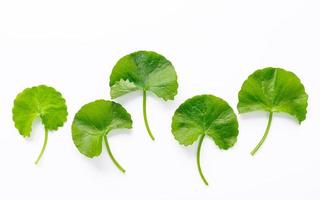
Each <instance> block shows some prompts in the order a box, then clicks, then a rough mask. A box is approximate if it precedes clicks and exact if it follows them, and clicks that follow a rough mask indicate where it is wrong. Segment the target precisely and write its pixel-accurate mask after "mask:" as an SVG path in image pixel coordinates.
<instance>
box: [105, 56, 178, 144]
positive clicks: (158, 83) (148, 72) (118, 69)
mask: <svg viewBox="0 0 320 200" xmlns="http://www.w3.org/2000/svg"><path fill="white" fill-rule="evenodd" d="M109 85H110V88H111V91H110V95H111V98H112V99H114V98H117V97H119V96H122V95H125V94H127V93H130V92H133V91H137V90H140V91H142V92H143V115H144V121H145V126H146V129H147V131H148V133H149V135H150V137H151V138H152V139H153V140H154V137H153V134H152V133H151V130H150V128H149V124H148V119H147V114H146V93H147V91H151V92H153V93H154V94H156V95H157V96H158V97H160V98H162V99H164V100H173V99H174V96H175V95H176V94H177V89H178V82H177V74H176V72H175V69H174V67H173V65H172V64H171V62H170V61H168V60H167V59H166V58H165V57H163V56H162V55H159V54H157V53H155V52H151V51H138V52H134V53H132V54H129V55H126V56H124V57H123V58H121V59H120V60H119V61H118V62H117V64H116V65H115V67H114V68H113V70H112V73H111V76H110V84H109Z"/></svg>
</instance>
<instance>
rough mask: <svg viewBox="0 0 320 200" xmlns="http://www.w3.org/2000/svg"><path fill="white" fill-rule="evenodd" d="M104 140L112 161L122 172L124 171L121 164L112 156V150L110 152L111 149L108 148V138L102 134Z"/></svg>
mask: <svg viewBox="0 0 320 200" xmlns="http://www.w3.org/2000/svg"><path fill="white" fill-rule="evenodd" d="M104 142H105V143H106V147H107V151H108V154H109V156H110V158H111V160H112V162H113V163H114V164H115V165H116V167H117V168H118V169H119V170H120V171H121V172H122V173H125V172H126V170H124V169H123V168H122V167H121V165H120V164H119V163H118V162H117V160H116V159H115V158H114V156H113V154H112V152H111V149H110V146H109V142H108V138H107V136H106V135H105V136H104Z"/></svg>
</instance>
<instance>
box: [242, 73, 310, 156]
mask: <svg viewBox="0 0 320 200" xmlns="http://www.w3.org/2000/svg"><path fill="white" fill-rule="evenodd" d="M307 106H308V95H307V94H306V92H305V89H304V86H303V85H302V83H301V81H300V79H299V78H298V77H297V76H296V75H295V74H294V73H292V72H289V71H286V70H284V69H281V68H272V67H268V68H264V69H261V70H257V71H255V72H254V73H253V74H252V75H250V76H249V78H248V79H247V80H246V81H245V82H244V83H243V85H242V87H241V90H240V92H239V103H238V110H239V113H247V112H252V111H266V112H268V113H269V122H268V126H267V129H266V131H265V134H264V136H263V138H262V140H261V141H260V142H259V144H258V145H257V146H256V148H255V149H254V150H253V151H252V152H251V154H252V155H254V154H255V153H256V152H257V151H258V149H259V148H260V147H261V145H262V144H263V142H264V141H265V139H266V137H267V135H268V133H269V130H270V127H271V122H272V119H273V113H276V112H281V113H287V114H289V115H291V116H293V117H295V118H296V119H297V120H298V122H299V123H301V122H302V121H303V120H305V118H306V114H307Z"/></svg>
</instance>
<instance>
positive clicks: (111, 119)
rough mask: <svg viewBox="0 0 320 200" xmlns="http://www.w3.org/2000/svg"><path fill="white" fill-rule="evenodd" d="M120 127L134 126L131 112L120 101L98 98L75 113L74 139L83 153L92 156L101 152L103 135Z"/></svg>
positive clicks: (73, 124)
mask: <svg viewBox="0 0 320 200" xmlns="http://www.w3.org/2000/svg"><path fill="white" fill-rule="evenodd" d="M118 128H132V120H131V116H130V114H129V113H128V112H127V111H126V110H125V109H124V108H123V107H122V106H121V105H120V104H118V103H115V102H112V101H106V100H97V101H94V102H91V103H88V104H86V105H84V106H83V107H82V108H81V109H80V110H79V111H78V112H77V114H76V115H75V117H74V120H73V123H72V139H73V142H74V144H75V145H76V147H77V148H78V150H79V151H80V152H81V153H82V154H84V155H86V156H87V157H90V158H92V157H95V156H99V155H100V154H101V149H102V141H103V137H104V136H106V135H107V134H108V133H109V132H110V131H111V130H113V129H118Z"/></svg>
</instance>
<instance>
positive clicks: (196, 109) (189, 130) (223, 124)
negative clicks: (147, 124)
mask: <svg viewBox="0 0 320 200" xmlns="http://www.w3.org/2000/svg"><path fill="white" fill-rule="evenodd" d="M171 128H172V133H173V135H174V137H175V139H176V140H177V141H178V142H179V143H180V144H182V145H185V146H188V145H191V144H193V143H194V142H195V141H197V140H199V146H198V152H197V164H198V170H199V173H200V176H201V178H202V180H203V181H204V183H205V184H207V185H208V182H207V181H206V179H205V177H204V176H203V173H202V170H201V166H200V150H201V145H202V141H203V139H204V137H205V136H209V137H210V138H211V139H213V141H214V142H215V143H216V145H218V147H219V148H220V149H224V150H227V149H229V148H230V147H232V146H233V145H234V144H235V143H236V141H237V136H238V120H237V116H236V115H235V113H234V111H233V110H232V108H231V107H230V106H229V105H228V103H227V102H225V101H224V100H223V99H220V98H218V97H215V96H212V95H199V96H194V97H192V98H190V99H188V100H187V101H185V102H184V103H183V104H181V105H180V106H179V108H178V109H177V110H176V111H175V113H174V116H173V118H172V125H171Z"/></svg>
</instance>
